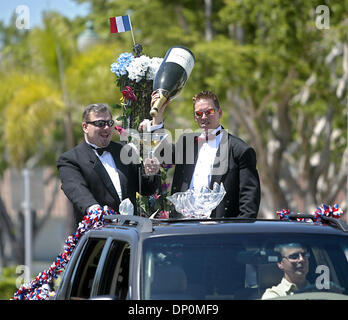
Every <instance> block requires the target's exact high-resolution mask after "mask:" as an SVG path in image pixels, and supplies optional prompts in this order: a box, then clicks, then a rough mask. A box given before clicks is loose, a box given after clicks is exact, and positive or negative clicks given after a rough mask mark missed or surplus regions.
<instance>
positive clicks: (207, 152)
mask: <svg viewBox="0 0 348 320" xmlns="http://www.w3.org/2000/svg"><path fill="white" fill-rule="evenodd" d="M219 130H222V127H221V126H219V127H218V128H216V129H215V130H212V131H211V132H209V135H213V136H214V137H213V138H211V139H209V140H208V141H207V142H204V143H203V144H202V146H201V148H200V149H199V151H198V152H199V153H198V157H197V163H196V166H195V171H194V172H193V175H192V180H191V184H190V189H194V190H195V191H200V190H201V189H202V187H208V188H209V185H210V181H211V173H212V170H213V165H214V160H215V157H216V151H217V149H218V148H219V145H220V142H221V135H222V134H223V133H222V132H221V134H219V135H217V136H215V134H216V133H217V132H218V131H219ZM204 137H205V135H204V133H202V134H201V135H200V138H204Z"/></svg>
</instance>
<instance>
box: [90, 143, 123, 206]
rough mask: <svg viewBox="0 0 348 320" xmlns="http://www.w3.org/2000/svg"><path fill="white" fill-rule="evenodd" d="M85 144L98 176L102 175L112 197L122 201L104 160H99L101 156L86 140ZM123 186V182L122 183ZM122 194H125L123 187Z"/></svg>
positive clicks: (101, 177)
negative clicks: (104, 164) (98, 155)
mask: <svg viewBox="0 0 348 320" xmlns="http://www.w3.org/2000/svg"><path fill="white" fill-rule="evenodd" d="M85 145H86V146H85V149H86V153H87V154H88V157H89V161H90V163H91V165H92V167H93V169H94V171H95V172H96V173H97V174H98V176H99V177H100V179H101V180H102V182H103V183H104V185H105V187H106V189H107V190H108V191H109V192H110V194H111V195H112V197H113V198H114V199H116V200H117V201H118V202H121V201H120V198H119V196H118V194H117V191H116V189H115V187H114V185H113V183H112V181H111V179H110V177H109V175H108V173H107V171H106V169H105V168H104V166H103V164H102V162H101V161H100V160H99V158H98V157H97V155H96V154H95V153H94V151H93V150H92V148H91V147H90V146H89V145H88V144H87V143H86V142H85ZM120 180H121V177H120ZM121 188H122V184H121ZM122 194H123V188H122Z"/></svg>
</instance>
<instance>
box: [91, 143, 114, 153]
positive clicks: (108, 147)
mask: <svg viewBox="0 0 348 320" xmlns="http://www.w3.org/2000/svg"><path fill="white" fill-rule="evenodd" d="M91 147H92V148H93V149H94V150H96V151H97V152H98V154H99V155H100V156H101V155H102V154H103V153H104V151H108V152H111V145H110V144H109V145H108V146H107V147H104V148H95V147H93V146H91Z"/></svg>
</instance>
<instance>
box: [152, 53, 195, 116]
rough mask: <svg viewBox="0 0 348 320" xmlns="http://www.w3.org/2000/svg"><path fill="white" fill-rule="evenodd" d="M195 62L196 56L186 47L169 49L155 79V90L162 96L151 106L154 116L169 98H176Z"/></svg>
mask: <svg viewBox="0 0 348 320" xmlns="http://www.w3.org/2000/svg"><path fill="white" fill-rule="evenodd" d="M194 64H195V56H194V55H193V53H192V52H191V51H190V50H189V49H187V48H185V47H182V46H175V47H172V48H170V49H169V50H168V51H167V53H166V55H165V56H164V58H163V61H162V63H161V65H160V67H159V69H158V71H157V73H156V76H155V78H154V81H153V91H157V92H158V93H159V95H160V98H159V99H158V100H157V101H156V102H155V103H154V105H153V106H152V108H151V111H150V115H151V116H152V117H155V116H156V115H157V113H158V111H159V110H160V109H161V107H162V106H163V104H164V103H165V102H166V101H167V100H169V101H170V100H172V99H174V98H175V97H176V96H177V95H178V94H179V93H180V91H181V89H182V88H183V87H184V86H185V83H186V81H187V79H188V78H189V76H190V74H191V71H192V69H193V66H194Z"/></svg>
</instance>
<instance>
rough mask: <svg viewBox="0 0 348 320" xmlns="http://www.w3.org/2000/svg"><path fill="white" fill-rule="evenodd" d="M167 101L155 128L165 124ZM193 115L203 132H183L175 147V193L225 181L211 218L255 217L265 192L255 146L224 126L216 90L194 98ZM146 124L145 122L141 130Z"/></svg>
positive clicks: (173, 184)
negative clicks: (262, 186) (164, 114)
mask: <svg viewBox="0 0 348 320" xmlns="http://www.w3.org/2000/svg"><path fill="white" fill-rule="evenodd" d="M157 99H159V95H158V94H157V93H156V92H154V93H153V94H152V104H154V103H155V101H156V100H157ZM167 104H168V103H166V104H165V105H164V106H163V107H162V108H161V109H160V110H159V113H158V115H157V116H156V117H154V118H153V119H152V128H155V129H158V127H160V126H162V125H163V120H162V117H163V113H164V109H165V107H166V105H167ZM193 116H194V120H195V122H197V124H198V126H199V127H200V129H201V133H200V134H199V133H197V132H194V133H188V134H183V135H182V136H181V137H180V138H179V139H178V141H177V142H176V144H175V147H174V148H172V149H174V150H175V151H174V152H173V158H172V159H173V163H174V164H175V171H174V177H173V183H172V190H171V192H172V194H174V193H176V192H184V191H187V190H188V189H193V190H201V188H202V187H208V188H210V189H212V187H213V184H214V182H217V183H219V184H220V183H223V185H224V187H225V189H226V195H225V197H224V198H223V200H222V201H221V203H220V204H219V205H218V206H217V208H216V209H215V210H213V212H212V214H211V217H217V218H220V217H243V218H255V217H256V216H257V214H258V210H259V205H260V194H261V192H260V181H259V175H258V171H257V169H256V154H255V151H254V149H253V148H252V147H250V146H249V145H248V144H246V143H245V142H244V141H242V140H241V139H240V138H238V137H236V136H234V135H231V134H229V133H228V132H227V130H225V129H224V128H223V127H222V126H221V124H220V119H221V117H222V109H221V107H220V104H219V100H218V98H217V96H216V95H215V94H214V93H212V92H210V91H202V92H200V93H198V94H196V95H195V96H194V97H193ZM144 126H145V123H144V122H143V123H142V124H141V127H140V129H143V128H144Z"/></svg>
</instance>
